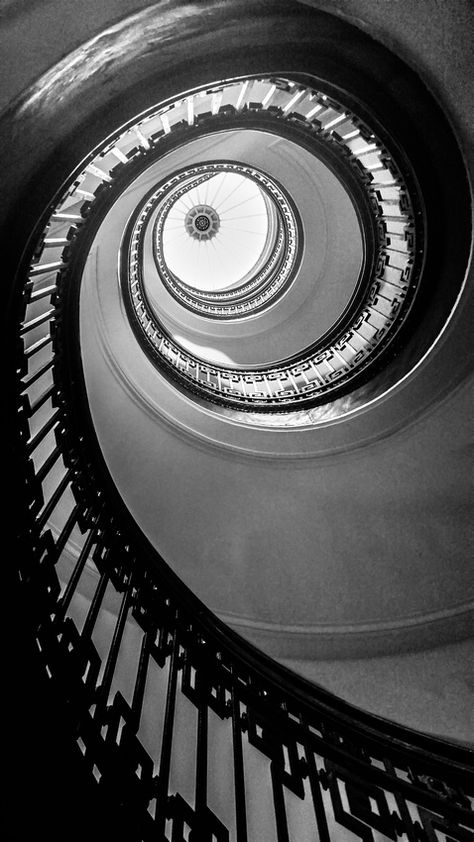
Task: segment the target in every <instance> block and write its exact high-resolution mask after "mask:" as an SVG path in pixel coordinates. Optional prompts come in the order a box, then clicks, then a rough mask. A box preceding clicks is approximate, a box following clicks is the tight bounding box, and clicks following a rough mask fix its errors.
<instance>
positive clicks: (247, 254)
mask: <svg viewBox="0 0 474 842" xmlns="http://www.w3.org/2000/svg"><path fill="white" fill-rule="evenodd" d="M267 208H268V202H267V200H266V198H265V196H264V194H263V191H262V190H261V188H260V187H259V186H258V184H256V183H255V181H253V180H252V179H250V178H248V177H247V176H245V175H241V174H239V173H235V172H221V173H218V174H217V175H213V176H211V178H208V179H207V180H206V181H204V182H201V183H199V184H197V185H195V183H194V182H193V181H192V182H191V183H190V185H189V189H188V190H187V192H185V193H182V195H180V196H179V198H178V199H177V200H176V202H175V203H174V204H173V205H172V207H171V208H170V210H169V211H168V213H167V215H166V219H165V221H164V224H163V228H162V246H161V247H162V253H163V258H164V261H165V263H166V265H167V268H168V270H169V272H171V273H172V275H174V276H175V278H176V279H177V280H179V281H181V283H184V284H186V285H187V286H188V287H191V288H192V289H196V290H199V291H201V292H216V291H218V290H224V289H231V288H232V287H235V286H237V285H240V284H242V283H244V282H245V281H246V280H247V278H248V277H249V276H250V274H253V273H255V272H256V271H258V268H259V265H260V263H261V261H262V258H264V256H265V254H266V252H267V246H268V238H269V234H270V229H271V226H270V224H269V214H268V210H267Z"/></svg>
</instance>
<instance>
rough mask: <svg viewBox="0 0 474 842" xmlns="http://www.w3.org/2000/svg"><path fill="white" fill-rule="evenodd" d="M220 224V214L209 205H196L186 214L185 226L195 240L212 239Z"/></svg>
mask: <svg viewBox="0 0 474 842" xmlns="http://www.w3.org/2000/svg"><path fill="white" fill-rule="evenodd" d="M219 226H220V219H219V214H218V213H217V211H215V210H214V208H211V207H209V205H195V206H194V207H193V208H191V210H189V211H188V212H187V214H186V218H185V220H184V227H185V229H186V231H187V233H188V234H189V236H190V237H193V238H194V239H195V240H199V241H202V240H211V239H212V237H215V236H216V234H217V232H218V230H219Z"/></svg>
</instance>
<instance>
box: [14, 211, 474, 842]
mask: <svg viewBox="0 0 474 842" xmlns="http://www.w3.org/2000/svg"><path fill="white" fill-rule="evenodd" d="M80 219H81V218H80V215H79V214H77V212H76V210H75V209H74V208H73V209H72V210H71V211H70V212H69V213H68V212H67V211H62V216H61V218H60V219H59V220H58V221H61V220H62V221H63V222H64V224H65V225H66V226H67V227H68V226H69V224H70V223H71V222H75V223H77V224H80ZM57 239H61V238H57ZM67 243H68V239H67V235H65V236H64V237H63V238H62V239H61V243H60V244H59V245H58V242H57V241H56V242H54V243H52V242H51V241H50V242H47V241H46V242H45V244H44V246H45V248H46V249H47V248H48V247H49V248H51V249H53V250H54V249H56V248H59V247H60V248H61V249H63V248H64V247H66V248H67V247H68V246H67ZM49 264H50V265H49V268H48V269H46V268H45V266H46V265H48V264H46V263H44V261H43V263H40V264H36V265H37V266H38V265H39V266H40V267H41V268H40V269H39V270H38V271H37V272H35V270H34V269H33V271H32V272H30V271H29V266H27V268H26V272H25V275H26V278H27V281H26V286H25V292H24V300H23V310H22V312H21V313H20V314H19V324H18V368H17V371H18V422H19V438H18V442H17V444H18V455H19V465H20V473H21V480H22V484H23V499H22V520H21V529H20V533H19V536H18V537H19V550H20V551H19V558H20V567H19V577H20V580H21V585H22V587H23V588H24V590H25V592H28V593H30V594H31V595H32V597H33V598H34V599H33V602H34V604H35V611H36V643H37V650H38V659H39V660H40V662H41V664H42V666H43V668H44V671H45V674H47V676H48V677H49V679H50V681H51V682H52V684H54V685H55V687H56V693H57V696H58V699H61V700H62V702H63V703H64V704H67V705H68V708H69V711H70V714H69V715H70V720H71V723H72V727H73V729H74V739H75V742H76V744H77V750H78V752H81V753H82V755H83V762H84V764H85V765H86V766H87V768H88V769H89V771H90V775H91V776H93V777H94V778H95V780H96V781H97V786H98V788H99V790H98V791H99V792H100V791H104V792H107V793H108V797H109V798H112V799H113V801H114V803H115V808H116V810H117V813H118V815H122V816H123V818H124V826H125V825H126V826H127V827H128V828H132V831H131V832H130V834H129V835H128V836H127V838H128V839H130V840H132V839H136V840H156V839H168V840H173V841H174V842H177V840H194V841H195V842H196V840H203V842H204V840H209V842H210V840H214V842H225V840H228V839H235V840H238V842H246V840H249V842H259V841H260V840H262V839H267V838H268V839H277V840H278V842H285V840H290V839H291V840H303V839H313V838H314V839H320V840H323V842H329V840H330V842H339V840H346V839H347V840H349V839H350V840H352V839H360V840H364V841H365V842H369V840H373V842H380V840H386V839H390V840H397V839H402V840H409V842H435V840H436V842H438V840H440V841H441V842H454V841H455V840H456V842H468V841H469V842H473V840H474V812H473V806H474V757H473V754H474V753H473V752H472V751H470V750H469V749H467V748H466V749H464V748H461V747H454V746H451V745H449V744H448V743H444V742H443V741H439V740H436V739H433V738H430V737H427V736H424V735H421V734H417V733H415V732H412V731H410V730H408V729H405V728H403V727H400V726H396V725H394V724H392V723H390V722H387V721H384V720H381V719H379V718H377V717H374V716H372V715H369V714H366V713H363V712H361V711H358V710H357V709H354V708H352V707H351V706H350V705H348V704H346V703H344V702H342V701H340V700H338V699H337V698H336V697H334V696H332V694H330V693H327V692H326V691H324V690H322V689H321V688H318V687H317V686H313V685H312V684H310V683H308V682H306V681H304V680H303V679H300V678H299V677H297V676H295V675H293V674H292V673H291V672H289V671H287V670H285V669H283V668H282V667H280V666H279V665H276V664H275V663H274V662H272V661H271V660H270V659H269V658H267V657H266V656H264V655H263V654H262V653H260V652H258V651H257V650H256V649H254V648H253V647H252V646H250V645H248V644H247V643H245V642H243V641H242V640H241V639H240V638H239V637H238V636H237V635H235V634H234V633H232V632H231V631H230V630H229V629H227V628H226V627H225V625H224V624H222V623H221V622H220V621H218V620H217V619H216V618H215V617H214V616H213V615H212V614H211V612H209V611H208V610H207V609H206V608H205V607H204V606H203V605H202V603H200V601H199V600H198V599H197V598H195V597H194V595H193V594H191V593H190V592H189V590H188V589H187V588H186V587H185V586H184V585H183V584H182V583H181V582H180V581H179V580H178V578H177V577H176V576H175V575H174V574H173V573H172V572H171V571H170V569H169V568H168V567H167V565H166V564H165V562H164V561H163V560H162V559H160V558H159V556H158V555H157V553H156V552H155V551H154V550H152V549H151V548H150V547H149V545H148V543H147V542H146V540H145V539H144V538H143V536H142V535H141V533H140V532H139V530H138V528H137V527H136V526H135V525H134V523H133V521H132V520H131V518H130V516H129V515H128V513H127V512H126V510H125V508H124V507H123V504H122V503H121V501H120V499H119V497H118V495H117V493H116V491H115V489H114V487H113V486H112V483H111V481H110V478H109V477H108V475H107V472H106V469H105V468H104V466H103V465H102V462H101V457H100V453H99V450H98V445H97V442H96V441H95V438H94V434H93V430H92V427H91V422H90V418H89V417H88V410H87V404H86V399H85V392H84V388H83V385H84V384H83V382H82V379H81V371H80V363H79V361H78V359H77V353H78V348H77V335H76V334H75V333H74V330H73V328H74V318H73V315H72V314H73V313H74V295H75V291H74V290H70V289H67V288H66V287H65V284H64V277H65V276H64V275H63V274H62V273H61V271H59V272H58V271H57V270H58V269H59V270H60V269H61V266H62V260H59V261H55V260H52V261H49ZM53 514H54V522H55V524H56V525H57V524H62V525H61V527H60V528H59V531H58V530H57V529H56V531H55V532H54V533H53V531H52V529H51V527H50V525H49V521H50V519H51V516H52V515H53ZM72 539H74V542H75V545H76V546H78V547H79V550H78V553H77V558H76V560H75V564H74V566H73V567H72V569H71V570H70V572H69V573H67V572H66V567H65V565H64V559H65V557H66V555H67V550H68V545H69V544H70V542H71V540H72ZM86 571H89V572H90V573H91V574H92V576H93V577H95V582H96V585H95V588H94V591H93V593H92V595H91V600H90V603H89V605H88V608H87V610H86V611H85V612H84V615H83V617H82V621H81V622H78V620H77V616H75V619H74V618H73V614H74V612H73V611H72V605H73V603H74V599H75V597H76V595H77V593H78V592H79V591H80V584H81V577H82V576H83V574H84V573H85V572H86ZM110 599H112V600H113V601H115V603H116V605H117V610H116V612H115V613H116V617H115V620H114V625H113V629H112V630H111V632H110V634H109V636H108V638H107V639H106V641H105V643H104V638H103V635H101V631H100V629H101V618H102V617H103V613H104V611H106V607H105V606H106V604H107V603H106V601H107V600H110ZM131 630H133V632H134V634H133V635H131V637H130V633H131ZM131 638H133V645H132V644H131V643H130V639H131ZM127 641H128V642H127ZM124 647H125V648H127V651H128V652H129V655H130V652H131V653H132V654H131V655H130V657H129V662H128V663H129V668H128V676H129V679H130V680H129V681H128V682H126V683H124V681H123V671H121V670H120V668H119V666H120V663H121V658H122V656H123V651H124Z"/></svg>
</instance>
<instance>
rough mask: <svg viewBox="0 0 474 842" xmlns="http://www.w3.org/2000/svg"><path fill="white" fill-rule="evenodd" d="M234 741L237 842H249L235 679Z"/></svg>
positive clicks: (233, 694) (233, 692)
mask: <svg viewBox="0 0 474 842" xmlns="http://www.w3.org/2000/svg"><path fill="white" fill-rule="evenodd" d="M233 672H234V671H233ZM232 739H233V756H234V797H235V817H236V826H237V842H247V840H248V836H247V807H246V803H245V776H244V758H243V752H242V729H241V718H240V701H239V698H238V696H237V690H236V679H235V678H234V684H233V686H232Z"/></svg>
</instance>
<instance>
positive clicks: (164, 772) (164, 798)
mask: <svg viewBox="0 0 474 842" xmlns="http://www.w3.org/2000/svg"><path fill="white" fill-rule="evenodd" d="M178 652H179V643H178V633H177V630H176V629H175V630H174V633H173V643H172V649H171V661H170V671H169V677H168V692H167V695H166V708H165V720H164V725H163V740H162V743H161V756H160V771H159V775H158V785H157V793H156V797H157V835H159V834H160V833H161V834H163V835H164V831H165V822H166V813H167V802H168V786H169V777H170V767H171V749H172V744H173V723H174V711H175V706H176V686H177V680H178Z"/></svg>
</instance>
